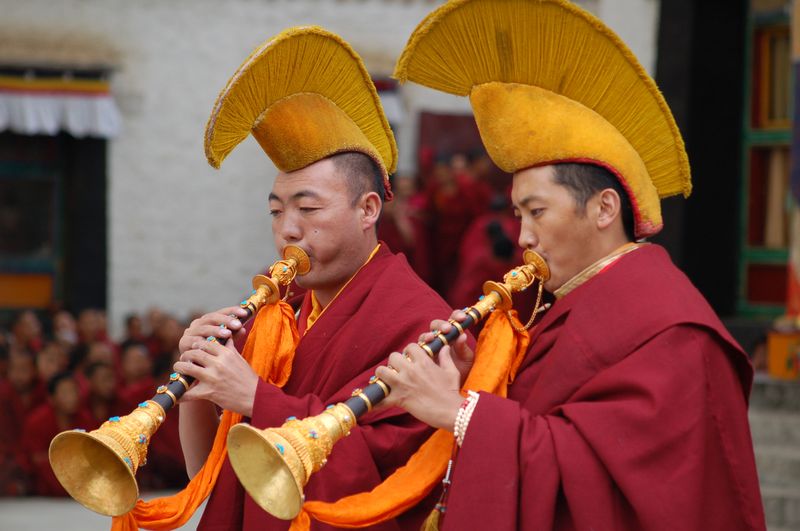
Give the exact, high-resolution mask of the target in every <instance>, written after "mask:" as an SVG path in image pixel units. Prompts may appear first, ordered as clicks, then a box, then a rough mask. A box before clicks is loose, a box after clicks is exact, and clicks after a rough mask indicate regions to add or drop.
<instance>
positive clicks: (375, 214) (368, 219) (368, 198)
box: [359, 192, 381, 229]
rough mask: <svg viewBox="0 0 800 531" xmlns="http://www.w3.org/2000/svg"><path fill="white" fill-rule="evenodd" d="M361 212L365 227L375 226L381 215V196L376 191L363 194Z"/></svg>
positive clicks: (360, 205)
mask: <svg viewBox="0 0 800 531" xmlns="http://www.w3.org/2000/svg"><path fill="white" fill-rule="evenodd" d="M359 214H360V215H361V222H362V224H363V226H364V228H365V229H367V228H369V227H372V226H374V225H375V224H376V223H377V222H378V218H379V217H380V215H381V198H380V196H379V195H378V194H377V193H375V192H368V193H366V194H364V195H363V196H361V201H360V202H359Z"/></svg>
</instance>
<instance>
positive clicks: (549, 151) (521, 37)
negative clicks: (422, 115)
mask: <svg viewBox="0 0 800 531" xmlns="http://www.w3.org/2000/svg"><path fill="white" fill-rule="evenodd" d="M394 76H395V77H396V78H397V79H398V80H400V81H401V82H404V81H407V80H411V81H414V82H416V83H419V84H421V85H425V86H428V87H431V88H434V89H437V90H441V91H444V92H448V93H451V94H456V95H460V96H467V95H469V97H470V103H471V104H472V108H473V111H474V114H475V120H476V122H477V124H478V129H479V131H480V134H481V138H482V140H483V143H484V145H485V147H486V150H487V151H488V153H489V155H490V156H491V157H492V160H493V161H494V162H495V164H497V165H498V167H500V168H501V169H502V170H503V171H506V172H509V173H514V172H517V171H519V170H523V169H525V168H529V167H533V166H543V165H547V164H554V163H558V162H583V163H591V164H597V165H600V166H604V167H606V168H607V169H609V170H610V171H611V172H612V173H614V174H615V175H617V177H618V178H619V179H620V182H621V183H622V185H623V186H624V187H625V189H626V190H627V191H628V195H629V196H630V199H631V202H632V203H633V210H634V217H635V220H634V222H635V227H634V230H635V233H636V236H637V237H646V236H651V235H653V234H656V233H657V232H658V231H659V230H661V227H662V226H663V222H662V219H661V204H660V198H662V197H667V196H671V195H676V194H683V195H684V196H688V195H689V194H690V193H691V189H692V185H691V177H690V172H689V161H688V158H687V156H686V151H685V148H684V144H683V139H682V138H681V135H680V132H679V131H678V127H677V125H676V124H675V120H674V119H673V117H672V113H671V112H670V110H669V107H668V106H667V103H666V101H664V98H663V96H662V95H661V93H660V92H659V90H658V87H656V84H655V82H654V81H653V80H652V79H651V78H650V76H649V75H648V74H647V73H646V72H645V71H644V69H643V68H642V66H641V65H640V64H639V63H638V61H637V60H636V58H635V57H634V55H633V53H632V52H631V51H630V50H629V49H628V48H627V46H625V44H624V43H623V42H622V41H621V40H620V39H619V37H617V35H616V34H614V33H613V32H612V31H611V30H610V29H609V28H607V27H606V26H605V25H604V24H603V23H602V22H601V21H600V20H598V19H597V18H595V17H594V16H592V15H590V14H589V13H587V12H585V11H583V10H582V9H580V8H578V7H576V6H574V5H572V4H570V3H569V2H567V1H565V0H451V1H450V2H449V3H447V4H445V5H444V6H442V7H440V8H439V9H437V10H435V11H433V12H432V13H431V14H429V15H428V16H427V17H426V18H425V19H424V20H423V21H422V22H421V23H420V24H419V26H417V28H416V29H415V30H414V33H413V34H412V35H411V37H410V39H409V41H408V44H407V45H406V48H405V50H404V51H403V54H402V55H401V57H400V59H399V60H398V63H397V67H396V70H395V74H394Z"/></svg>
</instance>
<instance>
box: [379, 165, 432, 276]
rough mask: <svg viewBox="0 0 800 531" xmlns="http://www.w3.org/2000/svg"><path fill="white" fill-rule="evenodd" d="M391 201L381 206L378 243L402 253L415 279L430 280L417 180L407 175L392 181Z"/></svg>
mask: <svg viewBox="0 0 800 531" xmlns="http://www.w3.org/2000/svg"><path fill="white" fill-rule="evenodd" d="M392 190H393V192H394V198H393V199H392V201H390V202H388V203H386V204H385V205H384V206H383V211H382V212H381V219H380V222H379V223H378V239H379V240H381V241H383V242H384V243H386V245H387V246H388V247H389V248H390V249H392V250H393V251H394V252H395V253H403V254H404V255H405V257H406V260H408V263H409V264H410V265H411V268H412V269H413V270H414V272H415V273H417V275H419V277H420V278H421V279H423V280H425V281H428V280H430V275H431V270H430V252H429V242H428V230H427V223H428V220H427V214H426V212H425V203H424V196H423V194H420V193H419V192H417V180H416V179H415V178H414V177H411V176H408V175H397V176H395V177H394V180H393V184H392Z"/></svg>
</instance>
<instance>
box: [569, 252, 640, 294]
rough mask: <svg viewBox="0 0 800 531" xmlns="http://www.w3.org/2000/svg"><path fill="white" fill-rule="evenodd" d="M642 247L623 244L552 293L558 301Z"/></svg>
mask: <svg viewBox="0 0 800 531" xmlns="http://www.w3.org/2000/svg"><path fill="white" fill-rule="evenodd" d="M642 245H646V244H644V243H635V242H628V243H625V244H623V245H621V246H619V247H617V248H616V249H614V250H613V251H612V252H610V253H608V254H607V255H605V256H603V257H602V258H600V259H599V260H597V261H596V262H594V263H592V264H591V265H589V266H588V267H586V268H585V269H584V270H583V271H581V272H580V273H578V274H577V275H575V276H574V277H572V278H571V279H569V280H568V281H566V282H565V283H564V284H563V285H562V286H561V287H560V288H558V289H556V290H555V291H554V292H553V295H555V297H556V299H560V298H562V297H564V296H565V295H566V294H567V293H569V292H571V291H572V290H574V289H575V288H577V287H578V286H580V285H582V284H584V283H586V282H587V281H589V280H591V279H592V278H594V277H595V276H596V275H597V274H598V273H599V272H600V271H603V270H604V269H605V268H607V267H608V266H610V265H611V264H613V263H614V262H616V261H617V260H618V259H620V258H621V257H623V256H625V255H626V254H628V253H629V252H631V251H635V250H636V249H638V248H639V247H641V246H642Z"/></svg>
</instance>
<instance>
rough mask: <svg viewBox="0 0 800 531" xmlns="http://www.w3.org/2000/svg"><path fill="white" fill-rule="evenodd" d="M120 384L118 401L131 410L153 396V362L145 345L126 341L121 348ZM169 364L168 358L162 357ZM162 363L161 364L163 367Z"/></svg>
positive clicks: (154, 380) (154, 382) (170, 360)
mask: <svg viewBox="0 0 800 531" xmlns="http://www.w3.org/2000/svg"><path fill="white" fill-rule="evenodd" d="M120 358H121V360H122V383H121V385H120V386H119V389H118V391H117V392H118V394H119V397H120V401H121V402H123V403H124V404H126V405H127V406H128V407H130V408H133V407H135V406H136V405H137V404H138V403H139V402H143V401H145V400H147V399H149V398H150V397H151V396H153V389H155V387H156V379H155V378H154V377H153V361H152V359H151V357H150V351H149V349H148V348H147V345H146V344H144V343H139V342H137V341H128V342H127V343H123V344H122V346H121V354H120ZM163 359H165V360H166V362H167V363H171V362H172V359H171V358H170V357H169V356H166V355H165V356H163ZM163 363H164V362H162V365H163Z"/></svg>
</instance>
